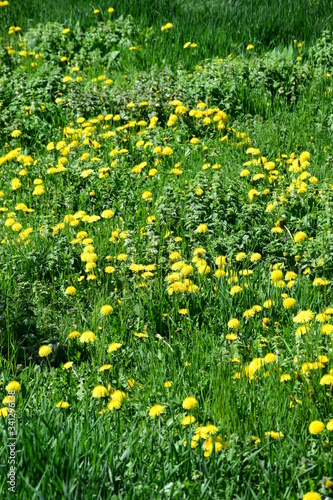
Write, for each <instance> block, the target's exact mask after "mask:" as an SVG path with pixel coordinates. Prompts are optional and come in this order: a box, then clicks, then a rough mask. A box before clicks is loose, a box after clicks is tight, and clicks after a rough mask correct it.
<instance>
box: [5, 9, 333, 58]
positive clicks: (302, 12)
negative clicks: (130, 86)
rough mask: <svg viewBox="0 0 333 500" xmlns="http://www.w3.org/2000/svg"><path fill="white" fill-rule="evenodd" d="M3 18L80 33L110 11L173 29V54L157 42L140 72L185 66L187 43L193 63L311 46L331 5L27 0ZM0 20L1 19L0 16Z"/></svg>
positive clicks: (330, 19) (332, 25)
mask: <svg viewBox="0 0 333 500" xmlns="http://www.w3.org/2000/svg"><path fill="white" fill-rule="evenodd" d="M10 5H11V8H10V9H8V14H2V16H3V17H2V19H3V21H2V23H1V25H2V29H4V27H5V26H7V25H15V26H20V27H21V28H23V29H27V28H30V27H33V26H35V25H36V24H37V23H46V22H48V21H57V22H60V23H63V24H65V25H66V26H67V25H68V26H74V25H75V24H76V23H79V25H80V26H81V27H82V28H86V27H88V26H90V25H91V23H92V22H93V20H94V18H95V17H96V16H95V15H94V14H93V10H94V9H99V10H100V11H101V16H102V17H104V18H108V17H109V14H108V12H107V9H108V8H109V7H110V6H112V7H114V9H115V13H114V14H113V15H114V16H117V17H118V16H119V15H123V16H127V15H131V16H133V18H134V20H135V22H136V23H137V24H138V25H139V26H141V27H142V28H143V29H147V27H150V26H152V27H153V30H154V32H155V33H156V35H157V34H159V32H160V28H161V26H162V25H164V24H166V23H167V22H171V23H173V24H174V26H175V28H176V29H175V30H173V31H172V32H171V33H170V34H169V35H168V36H169V37H170V38H171V39H172V41H173V49H172V50H169V49H168V50H164V51H162V53H161V52H160V50H159V45H160V43H159V41H158V39H156V40H155V41H154V42H153V43H152V44H151V46H150V50H149V51H148V55H149V57H147V58H146V60H145V67H149V65H153V64H156V63H158V64H161V63H164V62H167V63H170V64H177V63H178V62H179V61H181V62H185V63H190V61H189V60H188V59H189V56H188V54H187V53H185V54H184V51H183V50H182V46H183V44H184V43H186V42H187V41H192V42H196V43H198V48H197V49H196V54H195V56H196V60H198V59H204V58H207V57H215V56H216V57H226V56H227V55H228V54H229V53H230V52H235V53H237V54H238V53H243V52H244V50H245V48H246V46H247V44H249V43H254V44H255V47H256V51H258V52H262V51H265V50H267V49H273V48H279V47H285V46H288V45H290V44H291V43H292V40H293V39H297V40H301V41H304V42H305V43H306V44H311V43H313V42H314V41H315V40H316V39H317V38H318V37H319V36H320V35H321V33H322V31H323V30H324V29H326V30H328V31H332V30H333V16H332V10H333V2H332V0H301V1H299V2H295V1H293V0H283V1H281V2H272V1H271V0H263V1H260V2H258V1H256V0H222V1H221V0H207V1H205V2H203V1H195V2H193V1H192V0H173V1H171V2H170V1H169V0H137V1H135V2H134V3H133V1H132V0H118V1H117V2H115V4H114V5H113V4H112V2H106V1H103V2H91V1H87V0H69V1H67V2H66V3H64V2H63V0H55V1H54V2H49V1H43V0H32V1H31V2H29V3H24V2H20V1H19V0H13V1H12V2H11V4H10ZM0 15H1V14H0Z"/></svg>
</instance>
